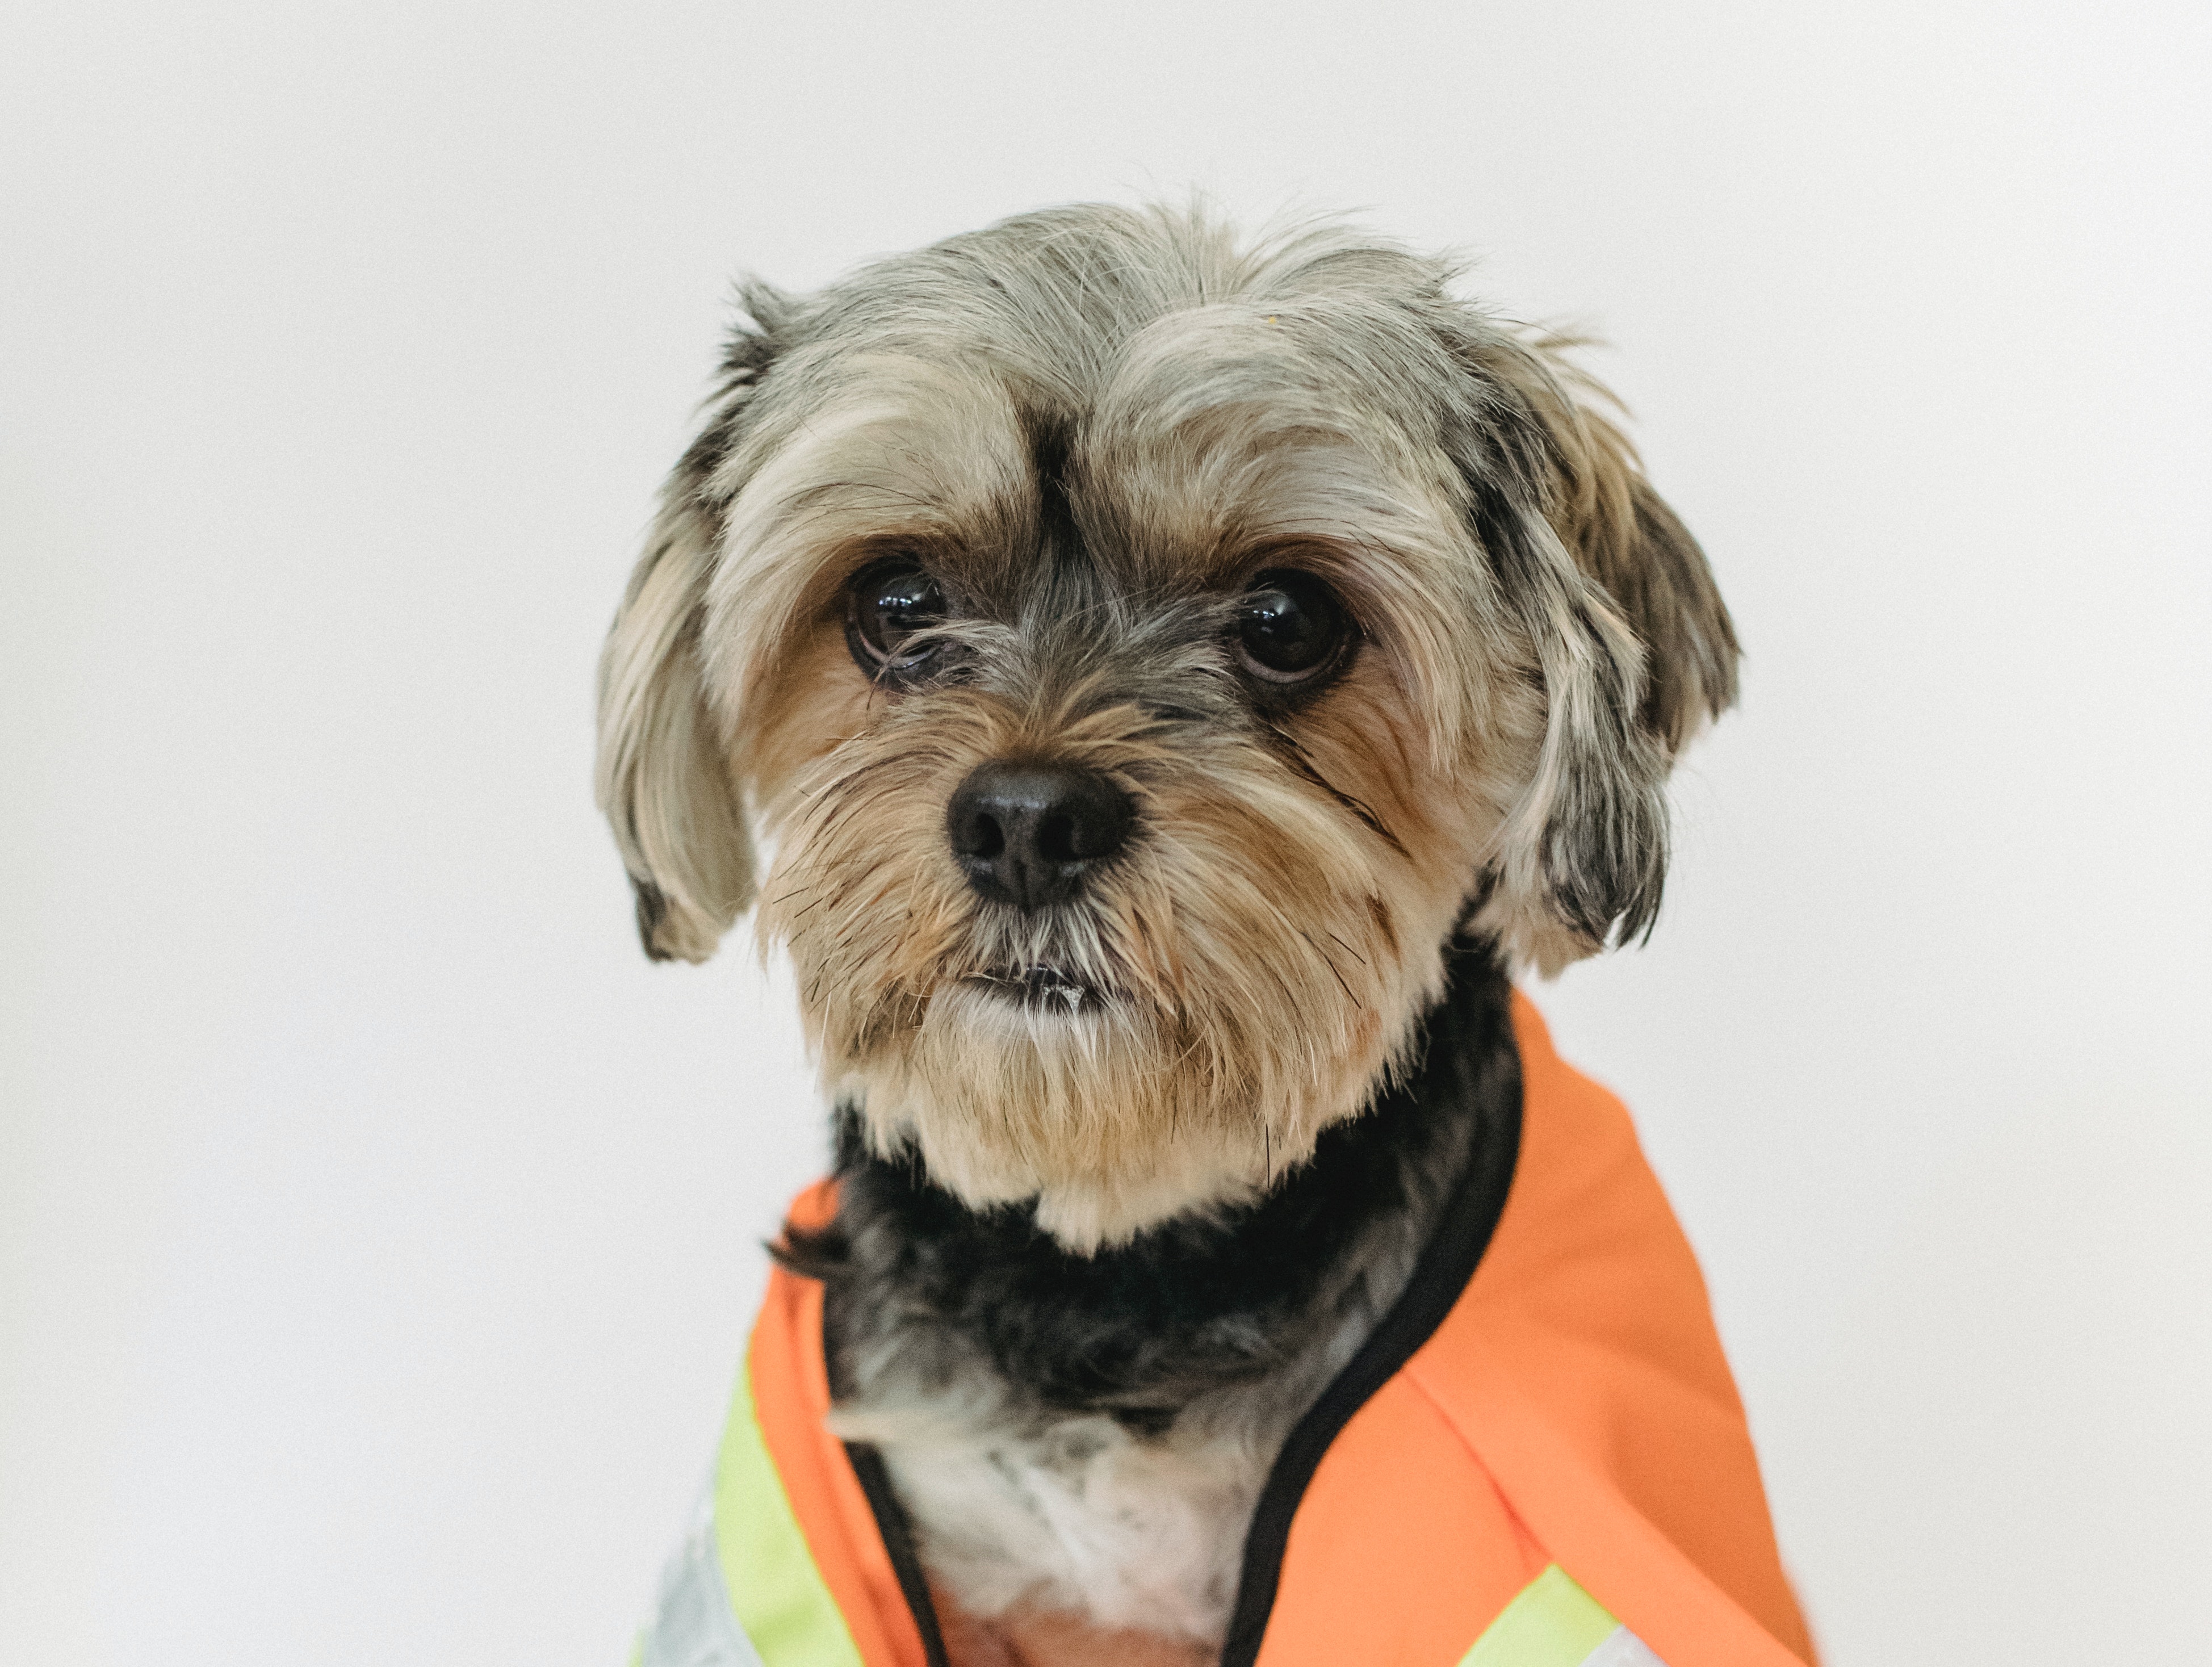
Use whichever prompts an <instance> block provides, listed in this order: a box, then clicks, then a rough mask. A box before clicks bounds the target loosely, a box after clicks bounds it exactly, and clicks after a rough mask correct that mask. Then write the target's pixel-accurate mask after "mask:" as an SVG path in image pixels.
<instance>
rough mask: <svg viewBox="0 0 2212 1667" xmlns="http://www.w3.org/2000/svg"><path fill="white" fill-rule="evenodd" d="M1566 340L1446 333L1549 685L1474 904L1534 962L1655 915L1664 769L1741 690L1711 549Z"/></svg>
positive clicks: (1502, 570) (1507, 571)
mask: <svg viewBox="0 0 2212 1667" xmlns="http://www.w3.org/2000/svg"><path fill="white" fill-rule="evenodd" d="M1563 345H1565V344H1562V343H1559V342H1557V341H1553V340H1533V341H1532V340H1527V339H1522V338H1514V337H1506V336H1498V335H1492V336H1487V337H1486V338H1482V339H1480V340H1476V341H1465V340H1463V341H1462V342H1461V343H1460V344H1458V350H1459V352H1460V355H1461V356H1462V361H1463V362H1468V364H1469V367H1470V368H1471V369H1472V370H1473V371H1474V374H1475V376H1476V378H1477V380H1478V382H1479V384H1480V389H1481V392H1480V416H1479V417H1477V418H1476V420H1474V421H1473V422H1471V423H1469V424H1468V426H1467V428H1466V429H1462V444H1461V446H1460V447H1459V449H1460V450H1461V451H1462V457H1461V459H1460V460H1461V465H1462V472H1463V474H1464V476H1465V478H1466V479H1467V481H1468V485H1469V489H1470V492H1471V496H1472V500H1473V511H1474V517H1475V520H1476V523H1477V526H1476V531H1477V532H1478V535H1479V536H1480V538H1481V541H1482V544H1483V546H1484V548H1485V550H1486V552H1487V553H1488V554H1489V556H1490V557H1491V559H1492V562H1493V563H1495V564H1496V566H1497V569H1498V578H1499V580H1500V581H1501V583H1502V586H1503V588H1504V591H1505V593H1506V599H1507V601H1508V603H1509V605H1510V606H1511V607H1512V608H1513V610H1514V611H1515V612H1516V615H1517V616H1518V619H1519V623H1520V624H1521V627H1522V631H1523V633H1524V634H1525V636H1526V638H1527V641H1528V643H1529V645H1530V647H1531V648H1532V649H1533V650H1534V655H1535V658H1536V660H1537V664H1538V669H1539V670H1540V672H1541V676H1542V679H1543V684H1544V691H1545V704H1546V717H1545V735H1544V743H1543V749H1542V753H1541V758H1540V761H1539V763H1538V764H1537V768H1536V771H1535V775H1534V779H1533V780H1532V781H1531V782H1530V783H1529V786H1528V790H1527V792H1526V794H1524V796H1523V798H1522V802H1521V803H1520V805H1519V806H1517V807H1516V810H1515V812H1514V813H1513V815H1512V816H1511V818H1510V819H1509V821H1508V823H1507V825H1506V828H1505V830H1504V834H1503V836H1502V839H1501V845H1500V849H1499V852H1498V857H1497V860H1496V861H1495V863H1494V865H1493V869H1492V873H1491V874H1490V875H1489V876H1488V877H1487V878H1488V880H1489V885H1490V895H1489V897H1488V898H1487V899H1486V902H1485V903H1484V905H1483V907H1482V909H1481V910H1480V913H1479V914H1478V916H1477V917H1476V922H1477V925H1478V926H1479V927H1480V928H1483V929H1486V930H1489V931H1492V932H1494V933H1496V934H1498V936H1499V938H1500V939H1501V940H1503V941H1504V944H1505V945H1506V946H1507V948H1508V950H1509V951H1510V952H1512V953H1513V954H1514V955H1515V956H1516V958H1518V959H1521V960H1523V961H1526V962H1529V963H1532V964H1534V965H1536V966H1537V967H1539V968H1540V969H1541V970H1543V971H1544V972H1546V973H1547V974H1549V973H1551V972H1554V971H1557V970H1559V968H1560V967H1562V966H1564V965H1565V964H1567V963H1568V962H1570V961H1571V960H1575V959H1577V958H1580V957H1581V956H1583V955H1587V954H1589V953H1592V952H1595V951H1596V950H1598V949H1601V948H1602V947H1604V946H1605V945H1606V944H1607V943H1608V942H1610V941H1616V940H1627V939H1630V938H1632V937H1635V936H1638V935H1639V934H1645V933H1648V932H1649V931H1650V926H1651V922H1652V921H1653V919H1654V917H1655V916H1656V915H1657V912H1658V908H1659V898H1660V893H1661V891H1662V887H1663V885H1664V884H1665V880H1666V873H1667V856H1668V810H1667V800H1666V779H1667V776H1668V771H1669V770H1671V769H1672V768H1673V764H1674V756H1675V754H1676V753H1677V752H1678V751H1680V748H1681V746H1682V745H1683V744H1684V743H1685V742H1686V741H1687V740H1688V739H1690V737H1691V736H1692V734H1694V733H1696V731H1697V730H1698V728H1699V726H1700V725H1702V724H1703V723H1704V722H1705V721H1706V720H1707V719H1708V718H1709V717H1717V716H1718V715H1720V713H1722V712H1723V711H1724V710H1726V709H1728V708H1729V706H1730V705H1732V704H1734V703H1735V693H1736V660H1737V657H1738V648H1737V645H1736V638H1735V626H1734V625H1733V624H1731V623H1730V621H1729V614H1728V609H1727V607H1726V606H1725V605H1723V602H1722V601H1721V597H1720V592H1719V590H1718V588H1717V587H1716V586H1715V584H1714V583H1713V576H1712V572H1711V569H1710V568H1709V567H1708V566H1707V565H1706V563H1705V553H1704V552H1703V551H1700V550H1699V548H1698V545H1697V541H1696V540H1695V539H1694V538H1692V537H1691V536H1690V534H1689V532H1688V530H1687V529H1686V528H1685V527H1684V526H1683V525H1682V523H1681V521H1680V520H1679V519H1677V518H1676V516H1675V514H1674V511H1673V510H1671V509H1669V508H1668V507H1667V505H1666V504H1665V503H1664V502H1662V501H1661V499H1660V497H1659V495H1658V494H1657V493H1656V492H1655V491H1654V490H1652V489H1651V485H1650V482H1648V481H1647V480H1645V479H1644V474H1643V471H1642V469H1641V468H1640V466H1639V465H1638V461H1637V458H1636V453H1635V451H1634V449H1633V448H1632V447H1631V446H1630V444H1629V442H1628V440H1627V438H1626V435H1623V434H1622V433H1621V432H1620V429H1618V428H1616V427H1614V426H1613V423H1610V422H1608V421H1607V419H1606V418H1605V417H1603V416H1601V414H1600V413H1599V412H1598V411H1596V410H1595V409H1593V398H1595V399H1602V398H1605V397H1606V396H1605V395H1604V393H1603V391H1602V390H1601V389H1599V388H1597V387H1596V386H1595V384H1593V383H1591V382H1589V380H1587V379H1585V378H1583V377H1582V376H1580V375H1579V374H1577V372H1575V371H1574V370H1573V369H1572V368H1570V367H1569V366H1567V365H1566V364H1565V362H1564V361H1563V360H1562V359H1561V358H1560V357H1559V348H1560V347H1561V346H1563ZM1578 394H1579V395H1584V396H1591V397H1593V398H1578V397H1577V395H1578Z"/></svg>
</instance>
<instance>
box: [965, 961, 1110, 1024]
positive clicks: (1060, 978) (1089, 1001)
mask: <svg viewBox="0 0 2212 1667" xmlns="http://www.w3.org/2000/svg"><path fill="white" fill-rule="evenodd" d="M968 982H969V983H970V984H972V985H974V986H975V988H976V989H980V990H983V991H985V992H987V994H989V995H992V996H994V997H995V998H996V999H997V1000H999V1001H1005V1002H1008V1003H1010V1004H1012V1006H1015V1007H1022V1008H1024V1009H1026V1010H1028V1011H1030V1012H1031V1013H1096V1012H1097V1011H1098V1010H1099V1009H1100V1008H1102V1007H1105V1006H1106V1004H1107V1003H1108V1002H1109V1001H1111V1000H1112V999H1113V995H1112V992H1111V991H1109V990H1106V989H1101V988H1100V987H1099V986H1098V985H1097V984H1094V983H1091V981H1090V980H1089V979H1087V978H1085V977H1083V976H1081V975H1080V974H1079V973H1076V972H1073V971H1071V970H1068V969H1067V968H1066V967H1060V966H1052V965H1048V964H1042V963H1040V964H1036V965H1032V966H1024V967H1000V968H996V969H994V970H992V971H989V972H987V973H984V974H982V975H981V976H978V977H975V978H971V979H969V981H968Z"/></svg>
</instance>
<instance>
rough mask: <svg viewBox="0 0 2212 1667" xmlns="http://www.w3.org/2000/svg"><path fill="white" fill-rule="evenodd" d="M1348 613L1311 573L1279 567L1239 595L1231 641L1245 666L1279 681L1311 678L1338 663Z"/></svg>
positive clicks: (1346, 642) (1346, 638) (1345, 644)
mask: <svg viewBox="0 0 2212 1667" xmlns="http://www.w3.org/2000/svg"><path fill="white" fill-rule="evenodd" d="M1230 640H1231V642H1232V643H1233V644H1234V645H1235V647H1236V649H1237V659H1238V660H1240V661H1242V662H1243V666H1244V669H1245V670H1246V671H1248V672H1250V673H1251V674H1252V675H1253V676H1254V677H1255V678H1259V679H1260V680H1261V682H1263V683H1268V684H1275V685H1278V686H1288V685H1293V684H1309V683H1312V682H1314V681H1316V680H1317V679H1319V678H1323V677H1326V676H1327V675H1328V673H1329V672H1332V671H1334V670H1335V669H1336V667H1337V666H1340V665H1341V664H1342V663H1343V660H1344V654H1345V650H1346V648H1349V647H1350V646H1351V643H1352V616H1351V615H1350V614H1348V613H1346V611H1345V609H1344V605H1343V604H1342V603H1341V602H1340V601H1338V600H1337V599H1336V593H1335V592H1334V591H1332V590H1331V589H1330V588H1329V587H1328V586H1327V585H1325V584H1323V583H1322V581H1320V580H1318V579H1316V578H1315V577H1314V576H1313V575H1312V574H1310V573H1301V572H1299V571H1297V569H1295V568H1281V569H1275V570H1273V571H1271V572H1267V573H1263V574H1261V575H1259V577H1257V578H1256V579H1255V580H1253V581H1252V585H1251V588H1250V589H1249V590H1247V591H1246V592H1245V593H1244V594H1243V596H1242V597H1241V598H1239V599H1238V600H1237V618H1236V623H1235V624H1234V625H1233V626H1232V627H1231V633H1230Z"/></svg>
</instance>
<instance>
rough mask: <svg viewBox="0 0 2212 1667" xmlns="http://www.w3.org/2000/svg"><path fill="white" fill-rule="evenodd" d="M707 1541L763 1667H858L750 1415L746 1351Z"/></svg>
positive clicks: (755, 1417)
mask: <svg viewBox="0 0 2212 1667" xmlns="http://www.w3.org/2000/svg"><path fill="white" fill-rule="evenodd" d="M714 1541H715V1546H716V1549H717V1551H718V1553H719V1554H720V1560H721V1565H722V1583H723V1585H725V1586H726V1587H727V1588H728V1590H729V1594H730V1607H731V1608H732V1609H734V1610H735V1611H736V1612H737V1616H738V1625H740V1626H741V1627H744V1629H745V1635H746V1636H747V1637H748V1638H750V1640H752V1645H753V1648H754V1649H756V1650H757V1651H759V1652H760V1658H761V1660H762V1662H763V1664H764V1667H862V1663H861V1660H860V1647H859V1646H857V1645H855V1644H854V1642H853V1634H852V1631H851V1629H850V1628H849V1627H847V1626H846V1625H845V1617H844V1616H843V1615H841V1614H840V1613H838V1609H837V1603H836V1599H835V1598H833V1597H830V1596H829V1587H828V1586H826V1585H823V1581H822V1572H821V1571H820V1570H819V1569H817V1568H816V1567H814V1555H813V1554H812V1553H811V1551H809V1550H808V1549H807V1548H806V1536H805V1535H804V1534H802V1533H800V1532H799V1518H797V1517H796V1516H794V1515H793V1514H792V1509H791V1497H790V1495H789V1494H786V1493H785V1492H784V1491H783V1479H782V1478H781V1476H779V1475H776V1472H775V1460H774V1459H772V1458H770V1457H769V1452H768V1443H767V1441H766V1439H764V1438H763V1436H762V1434H761V1427H760V1419H759V1416H758V1415H757V1414H756V1413H755V1411H754V1410H753V1362H752V1352H751V1350H750V1348H748V1349H747V1350H746V1353H745V1364H744V1369H743V1370H742V1371H740V1372H738V1392H737V1394H736V1395H735V1396H732V1397H731V1401H730V1421H729V1423H728V1424H727V1425H726V1426H725V1427H723V1430H722V1452H721V1457H720V1462H719V1463H717V1464H716V1466H715V1468H714Z"/></svg>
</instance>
